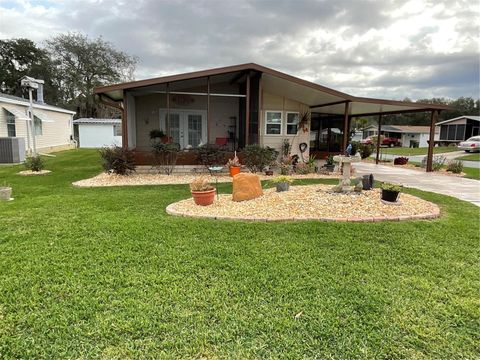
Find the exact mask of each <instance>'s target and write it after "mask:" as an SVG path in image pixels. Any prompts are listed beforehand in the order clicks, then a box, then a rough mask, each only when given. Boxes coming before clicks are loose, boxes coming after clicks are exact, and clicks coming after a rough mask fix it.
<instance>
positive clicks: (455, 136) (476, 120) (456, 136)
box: [436, 115, 480, 144]
mask: <svg viewBox="0 0 480 360" xmlns="http://www.w3.org/2000/svg"><path fill="white" fill-rule="evenodd" d="M436 125H437V128H438V129H439V131H440V136H439V138H438V140H439V141H440V142H443V143H453V144H456V143H459V142H460V141H464V140H467V139H468V138H470V137H472V136H477V135H480V116H474V115H464V116H459V117H456V118H453V119H448V120H444V121H441V122H439V123H437V124H436Z"/></svg>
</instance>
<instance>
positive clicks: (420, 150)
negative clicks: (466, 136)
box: [373, 146, 458, 156]
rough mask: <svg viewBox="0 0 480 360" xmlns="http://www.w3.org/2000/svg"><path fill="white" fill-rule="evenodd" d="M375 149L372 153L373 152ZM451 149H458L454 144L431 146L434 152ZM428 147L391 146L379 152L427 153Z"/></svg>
mask: <svg viewBox="0 0 480 360" xmlns="http://www.w3.org/2000/svg"><path fill="white" fill-rule="evenodd" d="M375 151H376V150H375V149H374V150H373V154H375ZM452 151H458V148H457V147H456V146H435V147H434V148H433V153H434V154H441V153H447V152H452ZM427 152H428V148H426V147H425V148H406V147H393V148H381V149H380V153H381V154H394V155H402V156H404V155H410V156H412V155H427Z"/></svg>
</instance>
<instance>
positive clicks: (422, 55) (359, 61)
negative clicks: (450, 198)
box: [0, 0, 480, 99]
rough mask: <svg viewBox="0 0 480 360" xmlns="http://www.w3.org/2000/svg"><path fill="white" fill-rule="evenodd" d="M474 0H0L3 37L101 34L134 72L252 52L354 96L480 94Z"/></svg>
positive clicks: (187, 67) (243, 57)
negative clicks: (128, 57)
mask: <svg viewBox="0 0 480 360" xmlns="http://www.w3.org/2000/svg"><path fill="white" fill-rule="evenodd" d="M479 3H480V2H479V1H475V0H474V1H472V0H468V1H462V0H458V1H455V0H432V1H426V0H411V1H407V0H378V1H363V0H324V1H307V0H292V1H288V0H285V1H284V0H261V1H253V0H164V1H163V0H64V1H61V0H48V1H40V0H39V1H33V0H32V1H28V0H17V1H15V0H0V38H3V39H7V38H18V37H26V38H30V39H32V40H34V41H36V42H39V43H41V42H42V41H44V40H45V39H47V38H48V37H50V36H52V35H54V34H57V33H61V32H66V31H79V32H83V33H86V34H88V35H89V36H90V37H97V36H103V37H104V38H105V39H106V40H108V41H110V42H112V43H113V44H114V45H115V46H116V47H117V48H119V49H121V50H123V51H125V52H127V53H129V54H132V55H135V56H137V57H138V58H139V63H138V66H137V71H136V74H135V76H136V79H143V78H149V77H154V76H162V75H169V74H174V73H181V72H186V71H192V70H201V69H206V68H211V67H219V66H227V65H233V64H239V63H245V62H256V63H258V64H261V65H265V66H268V67H272V68H274V69H276V70H280V71H283V72H286V73H289V74H291V75H295V76H298V77H301V78H304V79H307V80H310V81H314V82H317V83H319V84H322V85H325V86H329V87H333V88H335V89H337V90H341V91H344V92H347V93H351V94H353V95H357V96H371V97H381V98H392V99H403V98H405V97H409V98H411V99H418V98H427V97H434V96H435V97H451V98H456V97H459V96H473V97H478V96H479V91H480V90H479V83H480V75H479V62H480V61H479V41H480V39H479V37H480V36H479V33H480V6H479Z"/></svg>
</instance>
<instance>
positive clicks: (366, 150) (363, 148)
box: [358, 143, 373, 159]
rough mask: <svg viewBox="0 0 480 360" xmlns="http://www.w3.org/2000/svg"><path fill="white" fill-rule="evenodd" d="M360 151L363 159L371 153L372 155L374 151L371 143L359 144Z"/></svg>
mask: <svg viewBox="0 0 480 360" xmlns="http://www.w3.org/2000/svg"><path fill="white" fill-rule="evenodd" d="M358 152H359V153H360V156H361V157H362V159H366V158H368V157H369V156H370V155H372V152H373V146H372V145H369V144H362V143H360V144H358Z"/></svg>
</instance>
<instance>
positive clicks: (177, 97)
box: [170, 94, 195, 106]
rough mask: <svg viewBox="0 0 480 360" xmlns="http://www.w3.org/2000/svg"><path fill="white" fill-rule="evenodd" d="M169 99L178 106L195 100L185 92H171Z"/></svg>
mask: <svg viewBox="0 0 480 360" xmlns="http://www.w3.org/2000/svg"><path fill="white" fill-rule="evenodd" d="M170 100H171V101H172V103H174V104H177V105H180V106H187V105H190V104H193V103H194V102H195V99H194V98H193V97H192V96H190V95H185V94H173V95H171V97H170Z"/></svg>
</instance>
